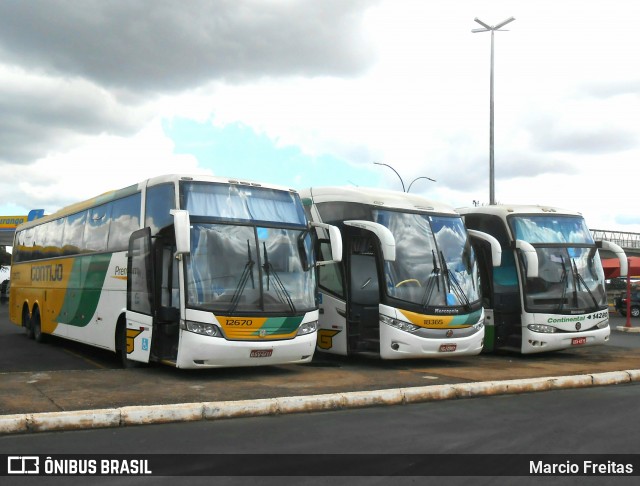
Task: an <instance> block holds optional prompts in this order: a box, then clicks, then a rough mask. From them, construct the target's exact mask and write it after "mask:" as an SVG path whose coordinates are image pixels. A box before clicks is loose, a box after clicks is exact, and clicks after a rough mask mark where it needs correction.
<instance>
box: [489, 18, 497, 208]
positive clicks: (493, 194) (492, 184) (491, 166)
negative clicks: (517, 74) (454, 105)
mask: <svg viewBox="0 0 640 486" xmlns="http://www.w3.org/2000/svg"><path fill="white" fill-rule="evenodd" d="M493 34H494V30H491V70H490V79H489V90H490V93H489V204H490V205H494V204H495V203H496V187H495V170H494V159H493Z"/></svg>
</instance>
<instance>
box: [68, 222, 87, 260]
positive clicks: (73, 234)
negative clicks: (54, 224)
mask: <svg viewBox="0 0 640 486" xmlns="http://www.w3.org/2000/svg"><path fill="white" fill-rule="evenodd" d="M86 219H87V212H86V211H82V212H80V213H76V214H71V215H69V216H67V217H66V221H65V223H64V234H63V238H62V247H63V253H64V254H65V255H74V254H76V253H81V252H82V251H84V247H83V245H82V238H83V235H84V223H85V221H86Z"/></svg>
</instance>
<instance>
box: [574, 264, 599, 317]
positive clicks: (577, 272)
mask: <svg viewBox="0 0 640 486" xmlns="http://www.w3.org/2000/svg"><path fill="white" fill-rule="evenodd" d="M571 263H572V264H573V267H572V269H571V270H572V271H573V274H574V276H575V277H576V279H577V281H578V283H581V284H582V285H584V288H585V290H586V291H587V293H588V294H589V297H591V300H592V301H593V307H594V309H596V310H597V309H598V307H599V306H598V301H597V300H596V298H595V297H594V295H593V293H592V292H591V289H590V288H589V286H588V285H587V282H585V280H584V277H583V276H582V275H581V274H580V272H579V271H578V266H577V265H576V261H575V260H574V259H573V258H572V259H571ZM576 287H577V285H576ZM578 290H580V289H578Z"/></svg>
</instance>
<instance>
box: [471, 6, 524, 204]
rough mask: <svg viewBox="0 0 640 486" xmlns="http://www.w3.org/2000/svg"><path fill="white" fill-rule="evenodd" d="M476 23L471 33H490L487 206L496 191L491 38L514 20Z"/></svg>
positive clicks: (491, 202) (477, 19)
mask: <svg viewBox="0 0 640 486" xmlns="http://www.w3.org/2000/svg"><path fill="white" fill-rule="evenodd" d="M473 20H474V21H476V22H477V23H479V24H480V25H481V26H482V28H481V29H472V30H471V32H473V33H474V34H475V33H478V32H491V67H490V78H489V204H492V205H493V204H495V203H496V189H495V169H494V156H493V145H494V135H493V117H494V115H493V111H494V110H493V37H494V32H495V31H496V30H500V29H502V27H504V26H505V25H507V24H508V23H509V22H513V21H514V20H515V18H513V17H509V18H508V19H506V20H503V21H502V22H500V23H499V24H497V25H489V24H487V23H486V22H483V21H482V20H480V19H479V18H478V17H476V18H475V19H473Z"/></svg>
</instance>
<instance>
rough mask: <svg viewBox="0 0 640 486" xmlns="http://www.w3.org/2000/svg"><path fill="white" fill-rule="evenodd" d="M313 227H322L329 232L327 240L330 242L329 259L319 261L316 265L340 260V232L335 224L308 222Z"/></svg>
mask: <svg viewBox="0 0 640 486" xmlns="http://www.w3.org/2000/svg"><path fill="white" fill-rule="evenodd" d="M310 224H311V226H312V227H314V228H323V229H325V230H327V231H328V232H329V241H330V243H331V260H330V261H320V262H317V263H316V264H317V265H327V264H329V263H339V262H341V261H342V234H341V233H340V229H339V228H338V227H337V226H333V225H331V224H326V223H316V222H313V221H312V222H311V223H310Z"/></svg>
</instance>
